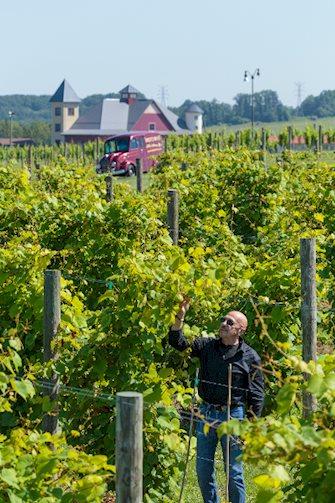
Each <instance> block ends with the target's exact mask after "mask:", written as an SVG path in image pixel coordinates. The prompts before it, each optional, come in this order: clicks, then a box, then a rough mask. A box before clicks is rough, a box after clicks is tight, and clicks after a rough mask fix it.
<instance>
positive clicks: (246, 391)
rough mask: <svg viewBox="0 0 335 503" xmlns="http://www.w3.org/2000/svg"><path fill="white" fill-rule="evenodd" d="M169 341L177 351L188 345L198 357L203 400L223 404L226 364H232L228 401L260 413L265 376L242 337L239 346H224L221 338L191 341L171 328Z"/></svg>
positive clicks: (258, 361)
mask: <svg viewBox="0 0 335 503" xmlns="http://www.w3.org/2000/svg"><path fill="white" fill-rule="evenodd" d="M169 343H170V345H171V346H173V347H174V348H175V349H177V350H178V351H184V350H185V349H187V348H189V347H190V348H191V349H192V352H191V356H195V357H198V358H199V359H200V373H199V381H200V383H199V395H200V397H201V398H202V399H203V400H205V402H208V403H211V404H215V405H226V404H227V396H228V364H229V363H231V364H232V390H231V403H232V406H234V405H244V406H246V408H247V416H248V417H252V416H253V415H256V416H260V415H261V412H262V409H263V402H264V380H263V374H262V371H261V370H260V368H258V367H260V365H261V360H260V357H259V356H258V354H257V353H256V351H255V350H254V349H252V348H251V347H250V346H248V344H246V343H245V342H244V341H243V340H242V339H241V340H240V343H239V345H238V346H225V345H224V344H223V343H222V341H221V339H220V338H219V339H211V338H208V337H200V338H198V339H195V340H194V341H193V342H192V343H189V342H188V340H187V339H186V338H185V337H184V334H183V332H182V330H170V332H169Z"/></svg>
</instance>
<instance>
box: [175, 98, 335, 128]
mask: <svg viewBox="0 0 335 503" xmlns="http://www.w3.org/2000/svg"><path fill="white" fill-rule="evenodd" d="M234 102H235V103H234V104H233V105H229V104H227V103H220V102H219V101H218V100H216V99H214V100H212V101H206V100H200V101H197V102H196V103H197V105H199V106H200V108H202V109H203V111H204V124H205V126H216V125H218V124H243V123H244V122H250V118H251V113H252V112H251V95H250V94H243V93H240V94H237V95H236V96H235V98H234ZM191 103H192V102H191V101H190V100H186V101H185V102H184V103H183V104H182V105H181V106H180V107H175V108H172V109H171V110H173V112H175V113H176V114H177V115H179V116H181V117H182V116H183V114H184V112H185V110H186V109H187V108H188V107H189V105H190V104H191ZM301 116H302V117H313V118H315V119H317V118H321V117H329V116H335V91H322V92H321V93H320V94H319V96H307V98H305V99H304V101H303V102H302V103H301V105H300V106H299V107H296V108H294V107H289V106H286V105H284V104H283V103H282V102H281V101H280V99H279V97H278V94H277V93H276V92H275V91H272V90H264V91H260V92H258V93H255V94H254V120H255V122H277V121H287V120H290V119H291V118H293V117H301Z"/></svg>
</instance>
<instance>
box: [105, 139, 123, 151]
mask: <svg viewBox="0 0 335 503" xmlns="http://www.w3.org/2000/svg"><path fill="white" fill-rule="evenodd" d="M114 152H129V138H117V139H114V140H108V141H106V142H105V154H113V153H114Z"/></svg>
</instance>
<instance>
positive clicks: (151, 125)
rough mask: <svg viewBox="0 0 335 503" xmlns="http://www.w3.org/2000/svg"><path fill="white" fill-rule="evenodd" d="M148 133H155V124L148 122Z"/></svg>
mask: <svg viewBox="0 0 335 503" xmlns="http://www.w3.org/2000/svg"><path fill="white" fill-rule="evenodd" d="M149 131H156V124H155V123H154V122H150V124H149Z"/></svg>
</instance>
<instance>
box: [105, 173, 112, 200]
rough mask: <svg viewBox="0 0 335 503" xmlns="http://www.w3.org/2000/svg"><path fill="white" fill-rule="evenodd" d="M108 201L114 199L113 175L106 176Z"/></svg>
mask: <svg viewBox="0 0 335 503" xmlns="http://www.w3.org/2000/svg"><path fill="white" fill-rule="evenodd" d="M105 180H106V201H107V202H109V203H110V202H111V201H112V200H113V177H112V175H108V176H106V179H105Z"/></svg>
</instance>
